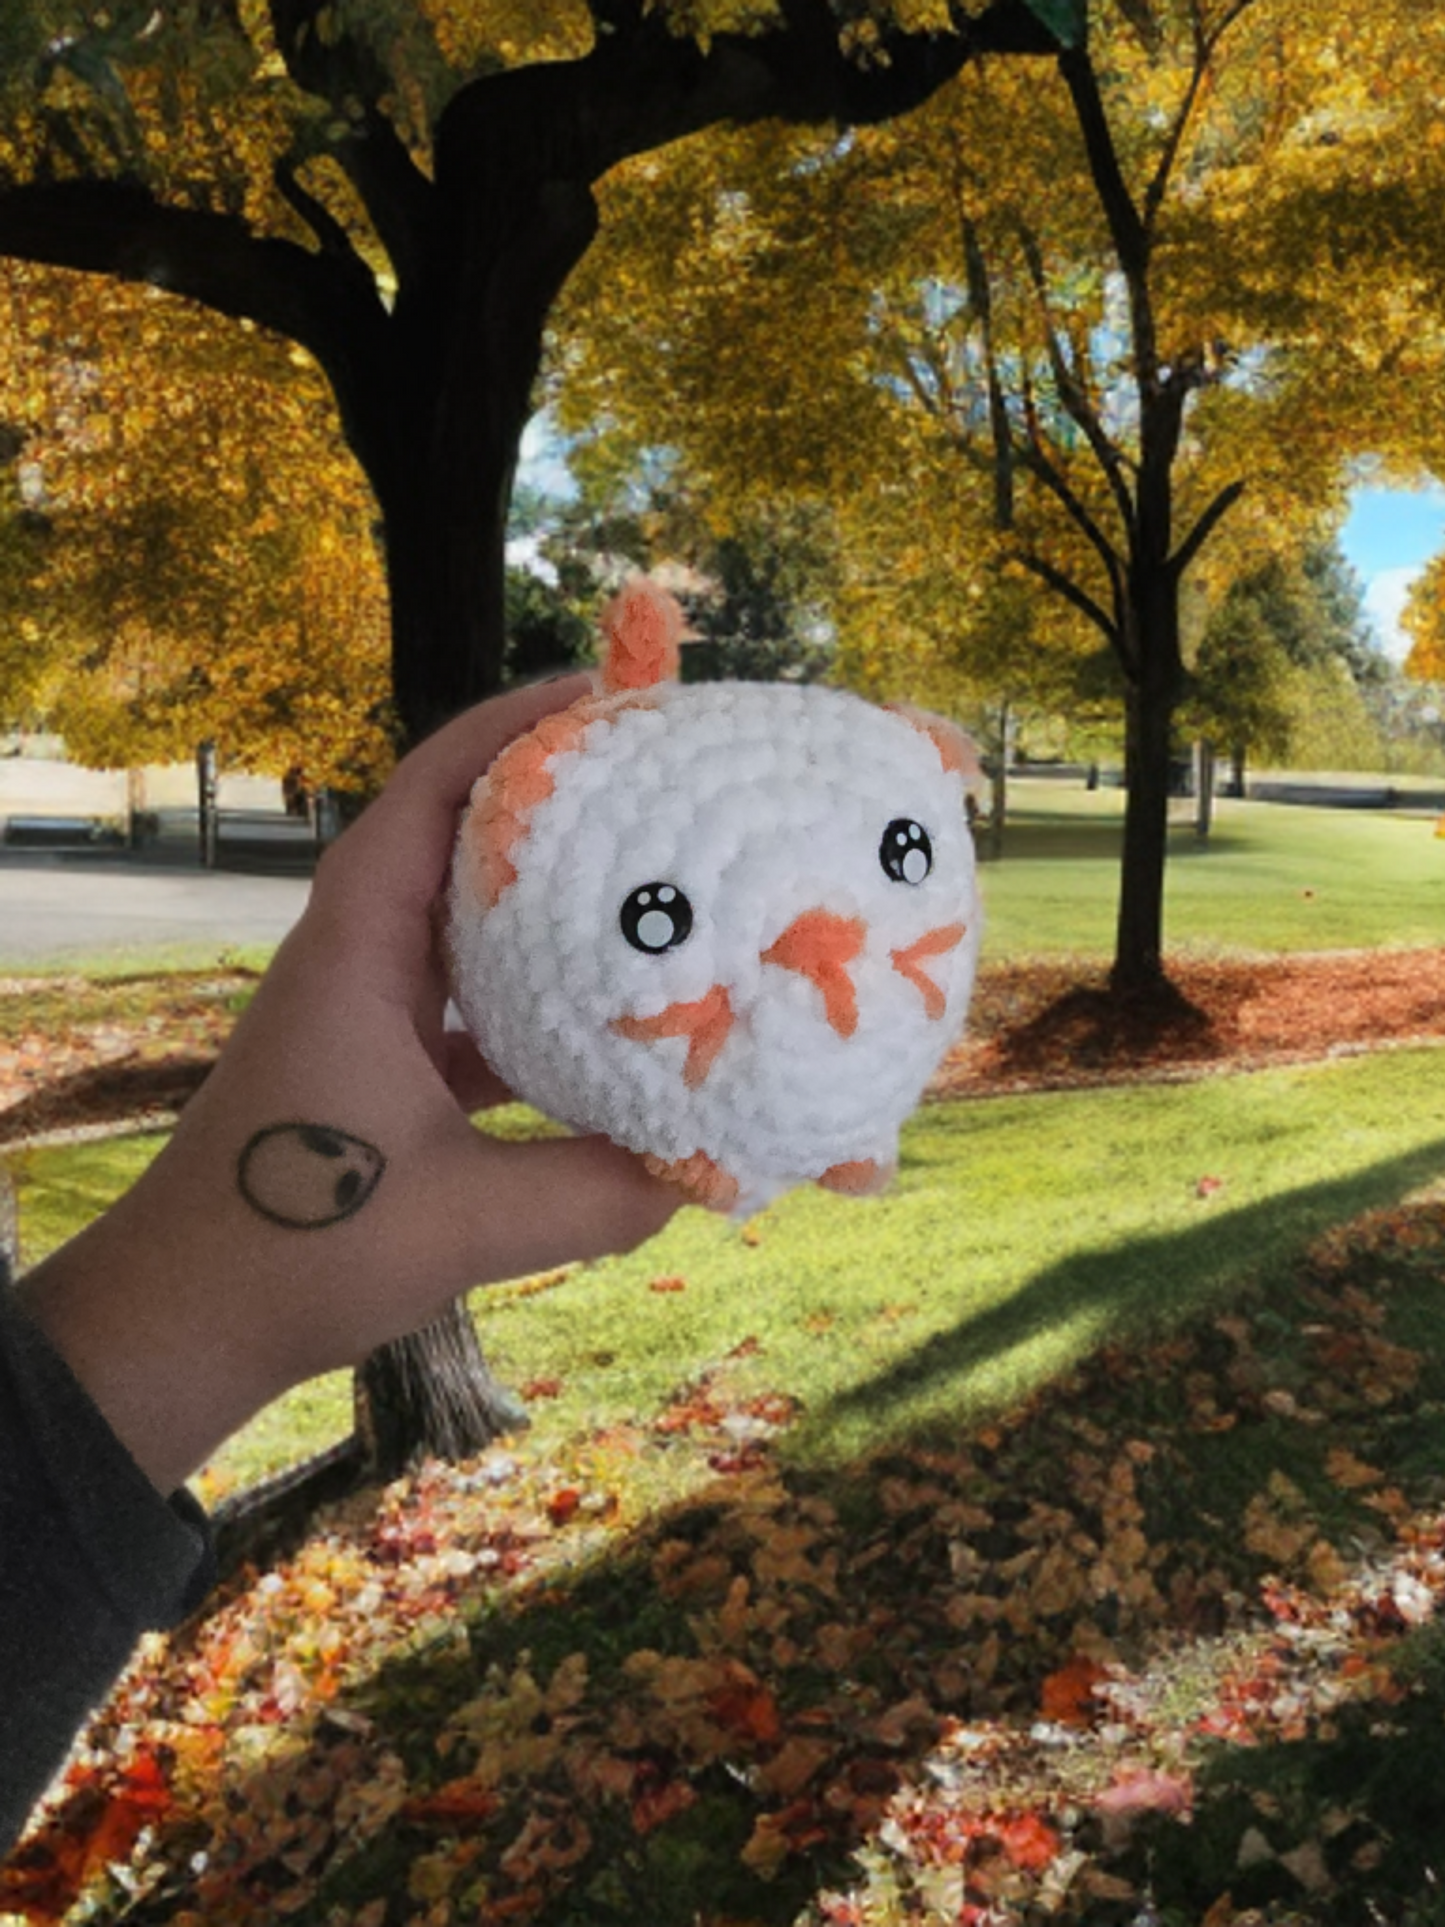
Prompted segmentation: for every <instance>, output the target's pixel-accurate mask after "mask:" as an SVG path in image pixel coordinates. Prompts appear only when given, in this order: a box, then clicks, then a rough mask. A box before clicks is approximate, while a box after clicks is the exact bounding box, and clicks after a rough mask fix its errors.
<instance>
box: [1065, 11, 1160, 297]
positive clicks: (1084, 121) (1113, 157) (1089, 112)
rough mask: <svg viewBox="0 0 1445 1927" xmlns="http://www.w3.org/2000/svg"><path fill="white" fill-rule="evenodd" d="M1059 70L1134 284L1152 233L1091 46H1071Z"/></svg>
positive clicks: (1106, 213)
mask: <svg viewBox="0 0 1445 1927" xmlns="http://www.w3.org/2000/svg"><path fill="white" fill-rule="evenodd" d="M1059 73H1060V75H1061V77H1062V79H1063V82H1064V85H1065V86H1066V87H1067V88H1068V90H1069V98H1070V99H1071V100H1072V101H1073V103H1074V117H1075V119H1076V120H1077V121H1078V124H1079V132H1080V133H1081V134H1082V135H1083V137H1084V150H1085V152H1086V154H1087V155H1088V160H1089V171H1090V173H1091V175H1092V176H1093V181H1094V186H1095V189H1096V191H1097V193H1098V196H1099V205H1100V207H1101V208H1102V209H1103V210H1104V219H1105V220H1106V221H1107V222H1108V224H1109V238H1110V240H1111V241H1112V242H1113V244H1114V252H1115V254H1116V255H1117V256H1118V259H1119V266H1120V268H1121V269H1122V270H1123V273H1124V276H1125V278H1126V279H1127V280H1128V281H1129V283H1130V285H1131V288H1132V285H1133V283H1134V282H1135V281H1136V280H1139V279H1142V277H1143V276H1144V275H1145V274H1146V273H1147V272H1148V266H1149V234H1148V231H1147V230H1146V228H1145V226H1144V222H1143V221H1142V219H1141V218H1140V215H1139V210H1138V208H1137V207H1135V205H1134V197H1133V195H1132V194H1131V193H1130V192H1129V183H1128V182H1127V181H1126V180H1125V179H1124V169H1123V167H1122V166H1121V164H1120V161H1119V154H1118V150H1117V149H1116V147H1115V146H1114V134H1113V130H1112V128H1111V127H1110V126H1109V117H1108V115H1107V114H1106V113H1105V111H1104V98H1103V95H1102V94H1101V93H1100V91H1099V77H1098V75H1097V74H1096V73H1095V72H1094V63H1093V60H1092V59H1091V57H1090V54H1089V50H1088V47H1087V45H1085V46H1082V47H1069V48H1066V49H1065V50H1064V52H1062V53H1061V54H1060V55H1059Z"/></svg>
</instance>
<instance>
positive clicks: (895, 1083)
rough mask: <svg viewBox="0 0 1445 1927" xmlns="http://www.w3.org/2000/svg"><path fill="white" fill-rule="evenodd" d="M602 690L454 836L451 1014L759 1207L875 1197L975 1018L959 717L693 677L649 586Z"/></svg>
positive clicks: (564, 1100)
mask: <svg viewBox="0 0 1445 1927" xmlns="http://www.w3.org/2000/svg"><path fill="white" fill-rule="evenodd" d="M603 628H604V633H605V637H606V641H607V645H608V647H607V653H606V657H605V662H604V666H603V669H602V673H601V678H600V682H601V688H600V691H599V693H598V694H597V695H595V696H593V697H589V698H587V699H585V700H583V701H581V702H579V703H577V704H574V705H573V706H572V707H571V708H570V709H566V710H563V711H560V712H559V713H557V714H555V715H552V716H548V717H547V718H545V719H544V720H543V721H542V722H541V723H540V724H538V725H537V727H536V728H534V729H533V730H532V731H530V733H529V734H527V735H525V736H523V737H521V738H519V739H518V740H517V741H516V742H514V743H512V744H510V745H509V746H508V747H507V748H506V749H505V750H504V751H503V752H502V754H501V755H500V756H499V757H498V758H497V759H496V761H495V762H494V763H493V764H492V766H491V767H490V769H488V770H487V772H486V773H485V775H483V776H482V777H481V779H480V780H479V781H478V783H477V785H476V787H475V789H474V790H473V791H472V796H471V802H470V805H469V808H468V810H467V813H466V815H465V817H464V819H463V822H462V825H461V829H460V832H459V835H458V840H457V848H456V854H455V860H454V863H453V868H452V881H451V889H450V900H449V924H448V940H447V949H448V955H449V960H450V965H451V974H452V995H453V997H454V999H455V1001H456V1004H457V1006H458V1008H459V1009H460V1011H461V1013H462V1017H463V1020H464V1021H465V1023H466V1025H467V1027H468V1029H469V1030H470V1031H471V1033H472V1035H473V1036H474V1038H475V1039H476V1042H477V1044H478V1046H479V1048H480V1049H481V1052H482V1054H483V1056H484V1057H485V1058H486V1059H487V1061H488V1063H489V1064H490V1065H491V1066H492V1068H493V1069H494V1070H495V1071H496V1072H497V1074H498V1075H499V1076H500V1077H502V1078H503V1079H504V1080H505V1081H506V1082H507V1084H508V1085H510V1087H511V1088H512V1089H513V1090H514V1091H515V1092H516V1094H517V1095H518V1096H519V1097H522V1098H525V1099H526V1100H527V1101H528V1102H530V1103H532V1104H534V1105H536V1106H537V1107H538V1108H540V1109H541V1110H543V1111H546V1112H548V1113H550V1114H551V1115H552V1116H553V1117H556V1118H559V1119H561V1120H563V1121H564V1122H566V1123H568V1124H571V1125H573V1126H575V1127H577V1128H578V1129H581V1130H585V1131H601V1132H605V1133H606V1134H607V1135H608V1136H610V1137H612V1138H613V1139H615V1140H616V1141H617V1142H618V1143H619V1144H624V1145H626V1146H628V1147H629V1148H630V1149H632V1150H634V1151H638V1152H641V1153H643V1154H645V1156H646V1158H647V1160H648V1162H649V1164H650V1165H651V1167H652V1168H653V1169H654V1170H657V1171H659V1172H662V1173H664V1174H665V1175H667V1176H669V1177H671V1178H673V1179H674V1180H675V1181H676V1182H678V1183H679V1184H681V1185H682V1186H683V1187H684V1189H685V1191H686V1192H687V1194H688V1196H689V1197H691V1198H693V1199H694V1200H696V1201H697V1202H699V1203H703V1204H708V1205H711V1206H713V1207H715V1208H717V1209H720V1210H729V1211H734V1212H737V1213H739V1214H744V1213H747V1212H750V1211H754V1210H756V1209H758V1208H759V1207H760V1206H761V1205H763V1204H765V1203H766V1202H767V1201H768V1200H769V1199H770V1198H772V1197H774V1196H776V1195H777V1194H778V1193H779V1192H781V1191H784V1190H786V1189H788V1188H789V1187H790V1186H792V1185H795V1184H799V1183H804V1182H809V1181H813V1182H816V1183H818V1184H822V1185H825V1186H827V1187H829V1188H830V1189H832V1190H836V1191H845V1192H869V1191H875V1190H878V1189H880V1188H882V1186H883V1185H885V1184H886V1183H887V1182H888V1180H889V1178H890V1176H891V1175H892V1171H893V1168H894V1165H895V1163H896V1159H897V1152H898V1130H899V1126H900V1125H901V1123H902V1122H903V1120H904V1118H905V1117H906V1116H907V1115H908V1113H909V1112H910V1111H911V1110H912V1109H913V1107H914V1106H915V1105H916V1104H917V1102H918V1099H919V1097H920V1095H921V1094H922V1091H923V1087H924V1084H925V1083H926V1082H927V1080H928V1078H929V1076H930V1075H931V1073H932V1072H933V1070H934V1069H935V1067H936V1066H937V1064H938V1062H939V1060H940V1059H941V1058H942V1057H943V1055H944V1053H945V1051H946V1050H947V1049H948V1048H949V1046H950V1045H951V1044H952V1043H953V1042H954V1040H955V1039H956V1037H957V1035H958V1033H959V1031H960V1029H961V1028H962V1025H963V1020H964V1015H965V1012H966V1009H967V1005H968V999H969V994H970V991H971V989H972V984H973V976H974V968H975V963H976V960H977V953H978V937H979V924H980V915H979V905H978V897H977V889H976V884H975V877H974V859H973V842H972V837H971V835H970V832H969V828H968V823H967V820H966V817H965V812H964V787H965V783H966V781H967V780H968V779H969V778H970V777H971V776H972V775H973V774H975V773H976V771H977V763H976V760H975V758H974V755H973V748H972V745H971V744H970V743H969V742H968V740H967V738H966V737H964V736H963V735H962V733H961V732H960V731H959V730H957V729H956V728H955V727H954V726H953V724H951V723H948V722H945V721H944V720H943V719H942V718H940V717H935V716H931V715H927V714H925V713H923V712H917V711H909V710H899V709H884V708H879V707H877V706H875V705H874V704H872V703H869V702H866V701H864V700H863V699H862V698H861V697H859V696H856V695H852V694H850V693H849V692H847V691H845V690H841V689H832V688H823V687H818V686H810V687H803V686H799V685H796V684H789V683H725V682H724V683H701V684H694V685H689V686H686V687H684V686H683V685H681V684H680V683H678V682H677V681H676V680H675V678H676V675H677V664H678V644H679V640H680V637H681V632H682V616H681V611H680V610H679V609H678V606H677V604H676V603H675V602H674V601H673V600H672V598H671V597H670V596H668V595H666V594H665V592H664V591H662V590H661V589H659V588H657V587H656V586H655V585H654V584H652V583H650V582H646V581H639V582H635V583H633V584H632V585H631V586H630V587H629V588H627V589H624V590H623V592H622V594H621V595H620V596H619V597H618V598H617V600H616V601H615V602H614V603H613V604H612V605H611V606H610V608H609V609H608V610H607V611H606V613H605V615H604V617H603Z"/></svg>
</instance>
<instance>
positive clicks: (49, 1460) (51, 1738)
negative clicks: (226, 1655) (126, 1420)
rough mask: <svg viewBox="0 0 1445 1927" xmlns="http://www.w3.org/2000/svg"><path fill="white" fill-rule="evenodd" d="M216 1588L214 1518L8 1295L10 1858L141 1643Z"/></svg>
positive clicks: (4, 1367) (4, 1510)
mask: <svg viewBox="0 0 1445 1927" xmlns="http://www.w3.org/2000/svg"><path fill="white" fill-rule="evenodd" d="M214 1583H215V1559H214V1552H213V1548H212V1544H211V1535H210V1528H209V1525H208V1523H207V1520H206V1515H205V1513H204V1512H203V1511H202V1509H201V1507H200V1506H199V1505H198V1504H197V1503H196V1501H195V1500H194V1499H193V1498H192V1497H191V1495H190V1493H188V1492H186V1491H184V1490H182V1491H179V1492H176V1493H174V1494H173V1495H172V1497H171V1498H170V1499H169V1500H166V1499H163V1498H162V1497H161V1496H160V1494H159V1493H158V1492H157V1491H156V1489H155V1487H154V1486H153V1485H152V1484H151V1483H150V1481H149V1479H147V1478H146V1476H145V1474H144V1473H143V1472H142V1471H141V1469H140V1467H139V1466H138V1465H137V1464H136V1463H135V1461H134V1460H133V1459H132V1458H131V1456H130V1454H129V1453H128V1452H127V1451H126V1449H125V1447H124V1446H123V1445H122V1444H121V1442H120V1440H119V1439H118V1438H117V1437H116V1435H115V1433H114V1432H113V1431H112V1430H111V1429H110V1426H109V1425H108V1424H107V1423H106V1421H105V1419H104V1418H103V1417H102V1415H101V1413H100V1412H99V1410H98V1409H97V1408H96V1406H95V1405H94V1404H93V1403H92V1401H91V1399H90V1398H89V1396H88V1395H87V1394H86V1392H85V1390H84V1389H83V1387H82V1386H81V1385H80V1384H79V1382H78V1381H77V1380H76V1378H75V1377H74V1375H73V1374H72V1373H71V1371H70V1369H69V1367H68V1366H67V1365H66V1364H65V1361H64V1360H63V1359H62V1358H61V1357H60V1356H59V1354H58V1353H57V1352H56V1351H55V1350H54V1349H53V1348H52V1346H51V1345H50V1344H49V1342H48V1341H47V1339H46V1338H45V1337H44V1335H43V1334H42V1333H41V1332H40V1331H39V1329H38V1328H37V1327H36V1326H35V1325H34V1324H32V1322H31V1321H30V1320H29V1319H28V1318H27V1317H26V1316H25V1314H24V1312H23V1311H22V1310H21V1309H20V1307H19V1305H18V1304H17V1303H16V1301H15V1299H14V1296H13V1294H12V1292H11V1291H10V1290H9V1289H6V1288H5V1287H4V1286H3V1284H0V1850H3V1846H4V1844H5V1843H6V1842H7V1841H8V1840H9V1839H10V1838H11V1837H12V1836H13V1835H14V1833H15V1832H16V1831H18V1829H19V1828H20V1826H21V1825H23V1823H24V1819H25V1815H26V1813H27V1812H28V1811H29V1808H30V1806H31V1805H32V1804H33V1802H34V1801H35V1799H37V1798H38V1797H39V1795H40V1794H41V1793H42V1792H43V1791H44V1789H45V1785H46V1783H47V1781H48V1779H49V1777H50V1775H51V1774H52V1773H53V1772H54V1771H55V1770H56V1768H57V1767H58V1766H59V1765H60V1763H61V1761H62V1760H63V1759H64V1757H65V1753H66V1751H67V1749H68V1748H69V1746H70V1743H71V1741H72V1739H73V1738H74V1735H75V1733H76V1731H77V1729H78V1728H79V1726H80V1725H81V1723H82V1722H83V1721H84V1719H85V1718H86V1716H87V1714H88V1713H89V1712H90V1711H91V1709H92V1708H93V1707H94V1706H95V1705H96V1704H97V1703H98V1702H99V1701H100V1700H101V1699H102V1698H103V1697H104V1696H105V1693H106V1692H107V1690H108V1689H109V1687H110V1685H111V1684H112V1682H113V1681H114V1679H115V1677H116V1675H117V1673H119V1671H120V1670H121V1668H122V1667H123V1666H124V1665H125V1663H126V1661H127V1659H128V1658H129V1657H130V1654H131V1652H132V1650H133V1648H134V1646H135V1643H136V1641H137V1639H138V1638H139V1637H140V1635H141V1634H142V1633H143V1632H146V1631H149V1630H152V1629H157V1630H164V1629H166V1628H169V1627H171V1626H174V1625H176V1624H177V1623H178V1622H179V1621H180V1620H182V1619H184V1618H185V1617H186V1616H187V1614H188V1613H191V1612H193V1611H194V1610H195V1608H196V1607H197V1606H199V1605H200V1603H201V1601H202V1600H203V1599H204V1598H205V1596H206V1594H207V1592H208V1591H209V1590H210V1589H211V1587H212V1586H213V1585H214Z"/></svg>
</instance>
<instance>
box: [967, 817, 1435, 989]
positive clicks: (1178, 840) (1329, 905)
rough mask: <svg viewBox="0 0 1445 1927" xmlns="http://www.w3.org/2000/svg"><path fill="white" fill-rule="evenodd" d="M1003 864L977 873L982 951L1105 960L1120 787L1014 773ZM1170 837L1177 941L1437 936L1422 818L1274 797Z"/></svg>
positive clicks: (1170, 922)
mask: <svg viewBox="0 0 1445 1927" xmlns="http://www.w3.org/2000/svg"><path fill="white" fill-rule="evenodd" d="M1010 794H1011V798H1012V807H1011V809H1010V814H1009V824H1008V828H1007V830H1006V832H1005V841H1004V860H1003V861H1002V862H1001V863H997V864H994V863H990V864H985V865H984V866H983V869H982V887H983V894H984V905H985V910H986V913H987V918H988V923H987V927H986V930H985V935H984V953H983V954H984V959H985V961H986V962H987V961H994V962H1003V961H1006V960H1007V961H1016V960H1018V959H1020V958H1024V957H1028V956H1058V955H1061V954H1063V955H1075V956H1079V957H1107V956H1109V955H1110V954H1111V952H1112V950H1113V943H1114V917H1115V911H1116V906H1117V903H1118V888H1119V847H1120V839H1121V831H1122V823H1123V810H1124V795H1123V792H1122V790H1094V791H1087V790H1085V789H1083V788H1082V786H1079V787H1075V786H1072V785H1065V784H1063V783H1061V782H1045V781H1039V780H1033V781H1020V782H1016V783H1014V784H1013V785H1012V786H1011V791H1010ZM1192 807H1193V806H1192V805H1189V804H1182V803H1181V804H1179V805H1176V808H1177V809H1178V810H1179V812H1180V820H1179V821H1178V822H1177V824H1176V825H1175V827H1174V828H1173V829H1172V830H1171V833H1170V846H1169V869H1168V873H1167V878H1166V884H1165V943H1166V947H1167V948H1169V949H1171V950H1176V951H1177V950H1188V951H1191V952H1195V953H1208V952H1211V951H1219V950H1252V951H1287V950H1340V949H1356V948H1369V947H1373V946H1381V945H1393V944H1438V943H1445V840H1441V839H1439V838H1437V837H1436V836H1435V834H1434V823H1433V821H1432V820H1431V819H1430V818H1428V817H1422V816H1408V815H1403V814H1394V813H1390V812H1386V811H1376V810H1326V809H1306V808H1300V807H1295V806H1292V805H1289V804H1280V803H1251V802H1235V801H1232V800H1230V799H1227V798H1226V799H1223V800H1221V801H1220V803H1219V804H1218V805H1217V812H1216V818H1215V828H1214V833H1213V835H1212V836H1211V837H1210V839H1209V841H1208V842H1207V843H1203V844H1201V843H1200V842H1199V840H1198V839H1197V838H1196V836H1195V835H1194V832H1193V829H1192V828H1191V827H1189V824H1188V823H1187V822H1186V821H1185V820H1184V816H1185V813H1186V812H1189V811H1192Z"/></svg>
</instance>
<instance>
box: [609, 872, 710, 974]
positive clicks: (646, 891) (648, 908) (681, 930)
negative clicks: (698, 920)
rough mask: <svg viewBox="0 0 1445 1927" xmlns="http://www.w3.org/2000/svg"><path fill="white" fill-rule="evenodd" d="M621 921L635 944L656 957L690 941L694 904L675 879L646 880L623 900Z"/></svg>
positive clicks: (624, 929)
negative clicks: (669, 881)
mask: <svg viewBox="0 0 1445 1927" xmlns="http://www.w3.org/2000/svg"><path fill="white" fill-rule="evenodd" d="M619 921H620V922H621V925H622V934H623V936H624V937H626V939H627V941H628V942H629V943H630V944H631V945H632V948H633V949H634V950H641V951H645V952H646V953H647V955H649V956H653V957H655V956H658V955H660V954H661V952H662V951H664V950H675V949H676V948H677V946H678V945H679V944H680V943H686V942H687V939H688V934H689V932H690V931H691V929H692V905H691V904H690V903H689V902H688V900H687V898H686V897H685V896H684V895H683V894H682V892H681V890H679V889H678V887H677V885H676V884H675V883H644V884H643V885H642V887H641V889H638V890H634V891H633V892H632V895H631V896H630V897H629V898H628V899H627V901H626V903H624V904H623V906H622V914H621V917H620V918H619Z"/></svg>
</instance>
